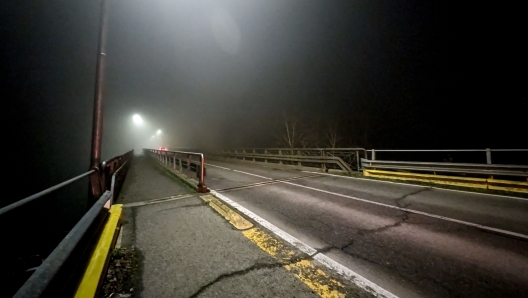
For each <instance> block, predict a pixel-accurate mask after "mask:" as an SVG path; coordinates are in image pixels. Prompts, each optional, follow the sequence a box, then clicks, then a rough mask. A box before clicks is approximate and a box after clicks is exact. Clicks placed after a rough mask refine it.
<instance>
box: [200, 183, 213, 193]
mask: <svg viewBox="0 0 528 298" xmlns="http://www.w3.org/2000/svg"><path fill="white" fill-rule="evenodd" d="M198 192H199V193H208V192H210V190H209V189H208V188H207V186H205V185H203V184H198Z"/></svg>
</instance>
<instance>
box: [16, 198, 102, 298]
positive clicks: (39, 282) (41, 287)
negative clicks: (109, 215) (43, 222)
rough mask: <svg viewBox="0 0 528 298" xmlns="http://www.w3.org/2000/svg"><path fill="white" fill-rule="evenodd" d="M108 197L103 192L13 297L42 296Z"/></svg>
mask: <svg viewBox="0 0 528 298" xmlns="http://www.w3.org/2000/svg"><path fill="white" fill-rule="evenodd" d="M110 197H111V193H110V191H106V192H105V193H103V195H102V196H101V197H100V198H99V199H98V200H97V201H96V203H95V204H94V205H93V206H92V207H91V208H90V210H88V212H87V213H86V214H85V215H84V216H83V217H82V218H81V220H79V222H78V223H77V224H76V225H75V226H74V227H73V229H72V230H71V231H70V232H69V233H68V234H67V235H66V237H64V239H63V240H62V241H61V242H60V243H59V245H58V246H57V247H56V248H55V249H54V250H53V252H51V254H50V255H49V256H48V257H47V258H46V260H44V262H43V263H42V264H41V265H40V266H39V267H38V269H37V270H36V271H35V272H34V273H33V274H32V275H31V277H30V278H29V279H28V280H27V281H26V282H25V283H24V285H23V286H22V287H21V288H20V289H19V290H18V292H17V293H16V294H15V296H13V297H15V298H22V297H25V298H32V297H35V298H36V297H41V296H42V294H43V293H44V292H45V291H46V289H47V287H48V286H49V284H50V283H51V282H52V280H53V278H54V277H55V276H56V275H57V273H58V272H59V270H60V269H61V267H62V264H64V263H65V262H66V261H67V260H68V258H69V257H70V255H71V254H72V252H73V251H74V249H75V247H76V246H77V245H78V244H79V242H80V241H81V239H82V238H83V236H84V235H85V233H86V231H88V229H89V228H90V227H91V226H92V224H93V222H94V220H95V219H96V217H97V215H98V214H99V212H100V211H101V209H103V206H104V204H105V203H106V201H108V200H109V199H110Z"/></svg>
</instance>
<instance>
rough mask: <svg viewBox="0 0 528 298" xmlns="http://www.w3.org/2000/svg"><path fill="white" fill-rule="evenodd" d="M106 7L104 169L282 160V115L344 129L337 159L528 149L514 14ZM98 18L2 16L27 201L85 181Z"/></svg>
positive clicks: (327, 7) (14, 157)
mask: <svg viewBox="0 0 528 298" xmlns="http://www.w3.org/2000/svg"><path fill="white" fill-rule="evenodd" d="M109 4H110V5H109V8H110V9H109V24H108V25H109V27H108V28H109V32H108V48H107V53H106V54H107V69H106V70H107V71H106V87H105V97H104V109H105V110H104V133H103V135H104V138H103V159H106V158H109V157H111V156H114V155H118V154H122V153H124V152H125V151H127V150H129V149H132V148H133V147H134V146H135V145H137V144H138V142H140V143H141V146H159V145H164V146H169V147H193V148H197V147H198V148H211V147H214V148H226V147H276V146H278V145H279V144H277V138H276V137H277V135H278V134H280V133H281V130H280V129H281V125H282V121H283V116H284V115H286V116H287V117H297V118H298V119H300V123H302V125H301V127H302V128H303V129H306V130H317V129H323V128H324V127H327V126H328V123H338V124H339V130H338V132H339V135H340V144H339V145H340V146H346V147H348V146H359V147H364V148H367V149H370V148H380V149H381V148H394V149H402V148H439V149H440V148H445V149H447V148H486V147H491V148H526V147H528V146H527V145H528V144H527V143H528V142H527V135H528V134H527V133H526V131H527V129H526V127H527V125H526V123H527V119H526V118H527V117H526V114H527V109H526V106H527V104H526V96H527V82H528V79H527V75H526V69H527V68H526V66H527V63H526V53H528V49H527V47H526V44H527V43H526V36H527V32H526V28H527V27H526V21H525V16H524V15H523V12H524V11H525V10H524V6H523V5H522V4H520V3H519V6H510V4H506V3H504V4H503V3H500V4H495V5H493V6H491V5H489V6H487V5H484V4H480V3H479V4H472V5H469V4H462V6H461V4H460V2H453V3H447V2H446V1H401V0H395V1H328V0H325V1H306V0H303V1H300V0H299V1H283V0H282V1H269V0H266V1H204V0H199V1H172V0H154V1H144V0H143V1H140V0H126V1H125V0H110V1H109ZM99 16H100V2H99V1H79V0H72V1H38V0H37V1H26V0H21V1H3V3H2V4H0V38H1V43H0V59H1V68H0V73H1V75H2V78H1V80H0V84H1V85H0V88H1V89H0V90H1V92H2V97H3V102H4V103H5V104H6V105H7V112H8V119H7V121H4V130H5V131H7V135H6V136H5V138H4V139H5V142H4V144H5V145H4V146H5V149H4V150H6V153H7V154H8V155H6V156H5V159H7V160H8V163H7V167H4V169H5V170H7V171H8V172H9V173H10V175H11V178H10V180H9V181H8V182H9V183H11V182H12V181H16V180H17V179H21V177H27V176H28V175H29V176H30V177H31V178H32V179H33V182H32V183H29V184H30V186H28V187H27V188H25V189H24V190H22V194H24V195H27V194H30V193H31V192H33V191H38V190H40V189H41V188H44V187H47V186H49V185H50V184H52V183H57V182H60V181H63V180H65V179H66V178H69V177H71V176H73V175H76V174H80V173H82V172H84V171H86V170H87V169H88V168H89V157H90V142H91V139H90V138H91V121H92V107H93V97H94V82H95V66H96V52H97V36H98V29H99ZM136 113H137V114H139V115H141V116H142V117H143V119H144V120H145V122H146V123H145V125H144V126H143V127H136V126H134V124H133V123H132V115H134V114H136ZM157 129H161V130H162V131H163V134H162V136H161V137H163V139H162V141H161V142H160V143H159V144H158V143H154V142H152V141H151V138H152V137H151V135H152V134H154V132H155V130H157ZM22 194H21V195H22ZM20 198H21V197H20ZM20 198H19V199H20Z"/></svg>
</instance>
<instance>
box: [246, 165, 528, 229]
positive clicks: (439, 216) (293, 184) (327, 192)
mask: <svg viewBox="0 0 528 298" xmlns="http://www.w3.org/2000/svg"><path fill="white" fill-rule="evenodd" d="M239 172H240V173H245V174H248V173H246V172H242V171H239ZM269 179H271V178H269ZM281 183H284V184H289V185H292V186H297V187H302V188H306V189H310V190H314V191H318V192H322V193H326V194H330V195H334V196H339V197H343V198H348V199H352V200H356V201H360V202H364V203H369V204H374V205H378V206H383V207H387V208H392V209H396V210H400V211H404V212H409V213H414V214H419V215H423V216H427V217H431V218H436V219H441V220H445V221H450V222H454V223H458V224H462V225H466V226H470V227H475V228H479V229H482V230H487V231H492V232H496V233H501V234H505V235H510V236H514V237H519V238H522V239H527V240H528V235H524V234H520V233H516V232H511V231H506V230H502V229H497V228H493V227H489V226H484V225H479V224H476V223H472V222H467V221H463V220H458V219H454V218H450V217H445V216H441V215H436V214H431V213H427V212H422V211H418V210H413V209H408V208H402V207H398V206H393V205H389V204H384V203H379V202H375V201H370V200H366V199H361V198H358V197H354V196H349V195H345V194H340V193H336V192H331V191H327V190H322V189H318V188H314V187H310V186H304V185H300V184H295V183H291V182H286V181H281Z"/></svg>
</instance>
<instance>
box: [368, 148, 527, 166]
mask: <svg viewBox="0 0 528 298" xmlns="http://www.w3.org/2000/svg"><path fill="white" fill-rule="evenodd" d="M367 151H368V153H369V155H370V160H395V161H396V160H398V161H403V160H405V161H420V162H426V161H427V162H453V163H454V162H456V163H477V164H482V163H486V164H524V165H528V149H491V148H485V149H369V150H367ZM380 156H381V158H380ZM364 158H365V159H368V157H367V156H365V157H364Z"/></svg>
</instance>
